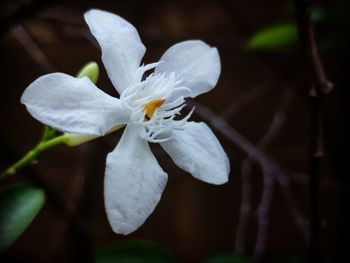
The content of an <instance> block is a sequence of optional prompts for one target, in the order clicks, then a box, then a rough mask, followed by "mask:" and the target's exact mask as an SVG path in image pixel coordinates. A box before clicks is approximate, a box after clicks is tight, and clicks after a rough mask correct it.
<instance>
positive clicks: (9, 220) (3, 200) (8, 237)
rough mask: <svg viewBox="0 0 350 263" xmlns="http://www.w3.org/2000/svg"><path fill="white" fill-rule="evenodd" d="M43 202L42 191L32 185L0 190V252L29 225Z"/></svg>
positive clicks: (43, 195)
mask: <svg viewBox="0 0 350 263" xmlns="http://www.w3.org/2000/svg"><path fill="white" fill-rule="evenodd" d="M44 202H45V194H44V192H43V191H42V190H41V189H39V188H37V187H34V186H29V185H17V186H13V187H10V188H7V189H6V190H3V191H1V192H0V253H1V252H2V251H4V250H5V249H6V248H8V247H9V246H11V245H12V243H13V242H15V240H16V239H17V238H18V237H19V236H20V235H21V234H22V233H23V231H24V230H25V229H26V228H27V227H28V226H29V225H30V223H31V222H32V221H33V219H34V217H35V216H36V215H37V214H38V212H39V211H40V209H41V208H42V206H43V205H44Z"/></svg>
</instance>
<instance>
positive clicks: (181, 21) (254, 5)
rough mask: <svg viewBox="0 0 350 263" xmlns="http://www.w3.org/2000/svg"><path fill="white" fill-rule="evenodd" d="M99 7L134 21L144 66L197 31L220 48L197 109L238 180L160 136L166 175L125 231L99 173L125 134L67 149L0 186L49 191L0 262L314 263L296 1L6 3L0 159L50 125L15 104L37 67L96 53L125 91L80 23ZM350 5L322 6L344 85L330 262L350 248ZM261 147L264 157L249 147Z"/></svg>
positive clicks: (330, 68) (4, 161)
mask: <svg viewBox="0 0 350 263" xmlns="http://www.w3.org/2000/svg"><path fill="white" fill-rule="evenodd" d="M90 8H99V9H104V10H107V11H110V12H113V13H116V14H118V15H120V16H122V17H124V18H125V19H127V20H128V21H130V22H131V23H132V24H133V25H134V26H135V27H136V28H137V29H138V31H139V34H140V36H141V39H142V41H143V43H144V45H145V46H146V47H147V52H146V55H145V57H144V62H145V63H151V62H155V61H158V59H159V58H160V56H161V55H162V53H163V52H165V51H166V49H167V48H169V47H170V46H171V45H173V44H175V43H177V42H179V41H183V40H187V39H202V40H204V41H206V42H207V43H209V44H210V45H212V46H216V47H217V48H218V50H219V53H220V55H221V62H222V73H221V77H220V80H219V82H218V84H217V87H216V88H215V89H214V90H213V91H211V92H210V93H207V94H203V95H201V96H199V97H197V98H195V100H191V101H189V102H188V103H189V105H191V106H193V105H194V106H196V111H195V113H194V115H193V118H192V119H194V120H196V121H205V122H207V123H208V124H209V126H210V127H211V128H212V129H213V131H214V132H215V134H216V135H217V137H218V138H219V140H220V142H221V143H222V145H223V147H224V149H225V150H226V152H227V153H228V155H229V158H230V162H231V174H230V181H229V183H227V184H225V185H222V186H214V185H209V184H206V183H203V182H200V181H198V180H196V179H194V178H193V177H191V176H190V175H189V174H187V173H185V172H183V171H182V170H180V169H179V168H178V167H176V165H175V164H174V163H173V162H172V161H171V160H170V158H169V157H168V156H167V154H166V153H165V152H164V151H163V150H162V149H161V148H160V147H159V146H158V145H153V146H152V150H153V152H154V154H155V155H156V157H157V159H158V161H159V163H160V165H161V166H162V167H163V169H164V171H166V172H167V173H168V174H169V181H168V184H167V186H166V189H165V191H164V193H163V196H162V199H161V201H160V203H159V205H158V206H157V208H156V210H155V211H154V213H153V214H152V215H151V216H150V217H149V218H148V220H147V221H146V222H145V224H144V225H143V226H142V227H141V228H140V229H139V230H137V231H136V232H134V233H133V234H131V235H128V236H122V235H117V234H114V233H113V232H112V230H111V228H110V226H109V224H108V222H107V218H106V215H105V211H104V205H103V177H104V167H105V160H106V155H107V154H108V153H109V152H111V151H112V150H113V149H114V147H115V145H116V144H117V142H118V140H119V138H120V135H121V131H119V132H116V133H113V134H111V135H108V136H105V137H103V138H100V139H97V140H95V141H92V142H89V143H86V144H84V145H81V146H79V147H76V148H68V147H66V146H58V147H56V148H54V149H51V150H49V151H47V152H45V153H44V154H42V155H41V156H40V157H39V160H38V163H37V164H36V165H33V166H30V167H27V168H25V169H24V170H22V171H21V172H19V173H18V174H17V175H15V176H13V177H11V178H7V179H6V180H2V181H1V182H0V190H1V189H5V188H6V187H11V186H13V185H15V184H17V183H23V182H25V183H28V184H30V185H33V186H35V187H38V188H40V189H43V191H44V193H45V195H46V202H45V204H44V205H43V208H42V209H41V210H40V212H39V213H38V215H37V216H36V217H35V219H34V220H33V222H32V223H31V224H30V225H29V227H28V228H27V229H26V230H25V231H24V232H23V234H22V235H20V237H19V238H18V239H17V240H16V241H15V242H14V243H13V245H11V246H10V247H9V248H8V249H6V250H5V251H4V252H3V253H1V254H0V261H1V262H23V261H26V262H94V261H96V262H171V261H173V262H246V261H245V260H246V258H247V259H251V258H253V259H255V260H256V261H260V262H304V260H306V258H307V255H308V242H307V236H308V229H309V217H310V204H309V192H308V191H309V186H308V183H309V180H308V157H307V155H308V145H309V134H310V111H311V100H310V97H309V96H308V93H309V89H310V78H309V72H308V71H307V68H306V65H305V62H304V59H303V53H302V52H301V51H300V48H299V46H298V39H297V31H296V26H295V14H294V9H293V1H277V0H266V1H259V0H246V1H238V0H232V1H229V0H227V1H217V0H216V1H214V0H201V1H183V0H178V1H170V0H165V1H153V0H149V1H136V0H129V1H112V0H100V1H86V0H85V1H35V0H33V1H31V0H23V1H10V0H4V1H1V4H0V72H1V75H0V78H1V93H0V94H1V95H0V149H1V150H0V168H1V169H0V170H1V171H3V170H4V169H6V167H7V166H9V165H10V164H12V163H13V162H14V161H16V160H17V159H18V158H19V157H21V156H22V155H23V154H24V153H25V152H27V151H28V150H30V149H31V148H32V147H33V146H34V145H35V144H36V142H37V141H38V140H39V138H40V136H41V133H42V129H43V127H42V125H41V124H40V123H39V122H37V121H36V120H35V119H33V118H32V117H31V116H30V115H29V113H28V112H27V111H26V110H25V108H24V106H23V105H21V104H20V102H19V99H20V96H21V94H22V92H23V91H24V89H25V88H26V87H27V86H28V85H29V84H30V83H31V82H32V81H33V80H35V79H36V78H37V77H39V76H41V75H43V74H46V73H49V72H56V71H59V72H65V73H67V74H70V75H75V74H76V73H77V72H78V71H79V69H80V68H81V67H82V66H83V65H84V64H85V63H87V62H89V61H92V60H93V61H96V62H97V63H98V64H99V66H100V70H101V74H100V78H99V81H98V84H97V85H98V87H100V88H101V89H103V90H104V91H106V92H107V93H109V94H110V95H113V96H116V93H115V90H114V88H113V87H112V85H111V82H110V81H109V79H108V77H107V75H106V72H105V69H104V67H103V64H102V62H101V59H100V49H99V48H98V45H97V43H96V42H95V40H94V39H93V37H92V35H91V34H90V32H89V30H88V27H87V25H86V24H85V22H84V20H83V14H84V12H85V11H87V10H89V9H90ZM349 9H350V2H349V1H348V0H333V1H326V0H325V1H316V3H315V5H314V7H313V10H312V19H313V22H314V23H315V26H316V37H317V40H318V44H319V49H320V53H321V57H322V59H323V63H324V66H325V69H326V72H327V75H328V77H329V79H330V80H331V81H332V82H333V83H334V86H335V88H334V90H333V91H332V92H331V93H330V94H329V95H328V96H327V98H326V99H325V101H324V108H325V129H324V138H325V152H326V155H325V158H324V159H323V162H322V169H321V176H320V199H319V201H320V207H321V209H320V218H321V235H320V238H321V255H322V260H323V261H322V262H348V261H347V260H345V261H342V260H341V258H342V257H347V258H349V255H348V254H349V253H348V248H349V244H350V243H349V226H348V222H349V219H350V217H349V207H348V205H349V203H348V199H349V192H348V190H349V189H348V186H349V174H348V169H347V167H346V166H345V165H346V163H347V162H348V159H349V154H348V152H347V151H346V150H347V146H346V142H347V143H348V141H349V140H348V134H349V130H348V128H347V127H346V123H347V122H348V115H347V114H345V112H347V108H348V107H349V103H347V101H346V100H347V98H348V94H347V93H348V92H347V91H348V88H349V85H348V74H349V73H348V70H349V66H348V60H349V56H350V54H349V53H350V52H349V44H350V41H349V34H348V32H350V30H349V27H350V18H349V16H348V11H349ZM247 145H248V146H247ZM257 149H258V153H259V158H260V159H259V160H260V161H258V162H257V161H256V160H252V159H250V158H249V153H250V154H251V151H256V150H257ZM266 163H267V166H268V167H269V169H272V170H273V171H272V172H271V171H269V169H266V167H265V168H264V164H266ZM271 167H272V168H271ZM1 202H2V200H0V203H1ZM0 235H2V233H1V232H0ZM140 240H141V241H140ZM118 251H119V252H118ZM118 253H119V254H118ZM140 255H141V256H140ZM118 258H119V259H118ZM145 259H149V260H150V261H142V260H145ZM123 260H124V261H123ZM125 260H126V261H125ZM140 260H141V261H140ZM162 260H163V261H162ZM220 260H222V261H220ZM225 260H227V261H225ZM235 260H236V261H235ZM305 262H306V261H305Z"/></svg>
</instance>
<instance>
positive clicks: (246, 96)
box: [220, 83, 273, 120]
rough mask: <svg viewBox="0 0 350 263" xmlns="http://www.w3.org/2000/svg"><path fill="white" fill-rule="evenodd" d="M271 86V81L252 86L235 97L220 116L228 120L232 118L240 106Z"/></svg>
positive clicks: (263, 92)
mask: <svg viewBox="0 0 350 263" xmlns="http://www.w3.org/2000/svg"><path fill="white" fill-rule="evenodd" d="M272 87H273V85H272V83H264V84H262V85H260V86H259V87H254V88H253V89H251V90H249V91H248V92H246V93H244V94H243V95H241V96H240V97H239V98H236V99H235V103H231V104H230V105H229V106H228V107H227V108H226V109H225V110H224V111H223V112H222V113H221V114H220V116H221V118H223V119H225V120H228V119H230V118H232V116H233V115H235V114H236V113H237V112H238V111H239V110H240V109H241V108H242V107H244V106H245V105H247V104H249V103H251V102H252V101H254V100H255V99H257V98H258V97H260V96H261V95H263V94H265V93H266V92H267V91H269V90H270V89H271V88H272Z"/></svg>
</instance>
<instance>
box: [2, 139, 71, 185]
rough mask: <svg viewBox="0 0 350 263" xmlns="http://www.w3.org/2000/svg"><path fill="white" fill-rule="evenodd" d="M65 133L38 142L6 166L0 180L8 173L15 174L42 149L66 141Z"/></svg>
mask: <svg viewBox="0 0 350 263" xmlns="http://www.w3.org/2000/svg"><path fill="white" fill-rule="evenodd" d="M66 139H67V135H66V134H63V135H61V136H58V137H54V138H52V139H50V140H47V141H41V142H39V143H38V144H37V145H36V146H35V147H34V149H32V150H30V151H29V152H27V153H26V154H25V155H24V156H23V157H22V158H21V159H19V160H18V161H17V162H15V163H14V164H13V165H11V166H10V167H9V168H7V169H6V170H5V171H4V172H2V173H1V174H0V180H1V179H4V178H6V177H8V176H10V175H14V174H16V172H17V171H19V170H21V169H22V168H23V167H25V166H27V165H30V164H32V163H33V162H34V161H35V159H36V157H37V156H38V155H39V154H40V153H41V152H43V151H45V150H47V149H50V148H52V147H54V146H56V145H59V144H62V143H64V142H65V141H66Z"/></svg>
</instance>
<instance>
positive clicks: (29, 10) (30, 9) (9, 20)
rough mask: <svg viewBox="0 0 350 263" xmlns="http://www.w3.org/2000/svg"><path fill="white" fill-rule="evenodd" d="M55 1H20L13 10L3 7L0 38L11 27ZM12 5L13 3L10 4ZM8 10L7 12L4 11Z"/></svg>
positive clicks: (0, 18)
mask: <svg viewBox="0 0 350 263" xmlns="http://www.w3.org/2000/svg"><path fill="white" fill-rule="evenodd" d="M55 2H56V1H44V0H32V1H30V0H29V1H20V2H18V4H17V5H16V7H15V8H13V10H11V8H9V7H8V6H6V5H5V6H3V7H2V8H4V10H2V11H3V12H4V13H5V12H6V11H8V12H7V14H5V15H4V16H3V17H0V37H2V36H4V35H5V34H6V33H7V32H8V31H9V30H10V29H11V27H12V26H13V25H15V24H17V23H20V22H22V21H23V20H25V19H27V18H29V17H32V16H34V15H35V14H37V13H39V12H40V11H41V10H42V9H44V8H46V7H47V6H48V5H52V4H54V3H55ZM11 4H12V5H13V4H14V1H13V2H11ZM6 8H8V10H6Z"/></svg>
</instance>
